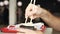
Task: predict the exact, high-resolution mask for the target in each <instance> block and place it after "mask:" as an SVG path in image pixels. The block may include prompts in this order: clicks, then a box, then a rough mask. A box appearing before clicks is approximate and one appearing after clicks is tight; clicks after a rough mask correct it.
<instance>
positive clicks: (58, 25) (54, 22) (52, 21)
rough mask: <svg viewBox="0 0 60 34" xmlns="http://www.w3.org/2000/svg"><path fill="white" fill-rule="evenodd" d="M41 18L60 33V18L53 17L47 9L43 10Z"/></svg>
mask: <svg viewBox="0 0 60 34" xmlns="http://www.w3.org/2000/svg"><path fill="white" fill-rule="evenodd" d="M40 18H42V19H43V20H44V21H45V22H46V24H48V25H49V26H50V27H52V28H54V29H55V30H57V31H60V18H58V17H56V16H54V15H52V14H51V13H50V12H49V11H47V10H45V9H43V13H42V15H40Z"/></svg>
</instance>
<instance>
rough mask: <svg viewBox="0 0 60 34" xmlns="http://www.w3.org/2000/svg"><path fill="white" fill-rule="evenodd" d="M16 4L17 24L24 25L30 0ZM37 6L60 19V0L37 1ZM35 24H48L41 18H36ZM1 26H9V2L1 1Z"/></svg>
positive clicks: (7, 0) (18, 0) (22, 0)
mask: <svg viewBox="0 0 60 34" xmlns="http://www.w3.org/2000/svg"><path fill="white" fill-rule="evenodd" d="M16 2H17V3H16V5H17V8H16V16H17V21H16V24H19V23H24V22H25V9H26V7H27V6H28V4H29V2H30V0H17V1H16ZM36 5H40V6H41V7H42V8H45V9H46V10H49V11H50V12H51V13H52V14H53V15H55V16H57V17H60V0H36ZM29 20H30V19H28V22H29ZM33 22H34V23H37V22H43V23H44V24H45V25H46V23H45V22H44V21H43V20H42V19H41V18H36V19H34V20H33ZM0 25H1V26H3V25H4V26H6V25H9V0H0ZM46 26H48V25H46Z"/></svg>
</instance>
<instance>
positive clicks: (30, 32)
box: [17, 28, 43, 34]
mask: <svg viewBox="0 0 60 34" xmlns="http://www.w3.org/2000/svg"><path fill="white" fill-rule="evenodd" d="M17 31H19V33H17V34H43V32H41V31H34V30H30V29H24V28H18V29H17Z"/></svg>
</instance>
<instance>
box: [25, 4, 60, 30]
mask: <svg viewBox="0 0 60 34" xmlns="http://www.w3.org/2000/svg"><path fill="white" fill-rule="evenodd" d="M25 17H29V18H31V17H32V18H33V19H35V18H41V19H43V21H45V22H46V24H48V25H49V26H50V27H52V28H53V29H55V30H57V31H60V18H58V17H56V16H54V15H52V14H51V13H50V12H49V11H48V10H46V9H43V8H41V7H38V6H36V5H34V4H31V3H30V4H29V5H28V6H27V8H26V10H25Z"/></svg>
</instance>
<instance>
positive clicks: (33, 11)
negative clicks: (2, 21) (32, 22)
mask: <svg viewBox="0 0 60 34" xmlns="http://www.w3.org/2000/svg"><path fill="white" fill-rule="evenodd" d="M25 11H26V12H25V18H26V17H29V18H31V17H34V18H38V17H40V14H41V13H42V8H40V7H38V6H36V5H34V4H31V3H30V4H29V5H28V7H27V8H26V10H25Z"/></svg>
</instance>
